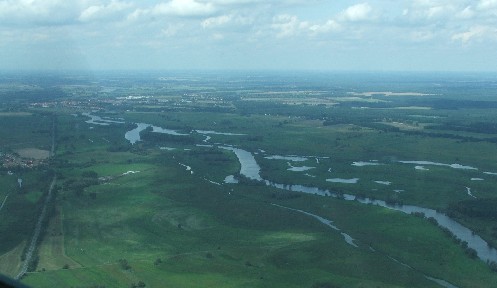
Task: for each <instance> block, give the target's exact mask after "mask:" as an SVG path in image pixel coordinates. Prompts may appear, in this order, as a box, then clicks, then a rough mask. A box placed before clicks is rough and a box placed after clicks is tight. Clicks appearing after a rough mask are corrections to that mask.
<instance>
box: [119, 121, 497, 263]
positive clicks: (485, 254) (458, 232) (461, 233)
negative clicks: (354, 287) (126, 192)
mask: <svg viewBox="0 0 497 288" xmlns="http://www.w3.org/2000/svg"><path fill="white" fill-rule="evenodd" d="M136 124H137V126H138V127H136V128H135V129H133V130H130V131H128V132H126V134H125V138H126V139H127V140H129V141H130V143H131V144H134V143H136V142H137V141H140V132H141V131H143V130H144V129H146V128H147V127H150V126H152V128H153V130H154V132H159V133H168V134H173V135H189V134H181V133H178V132H176V131H174V130H169V129H163V128H161V127H156V126H153V125H151V124H145V123H136ZM195 132H197V133H200V134H223V135H243V134H231V133H218V132H215V131H203V130H196V131H195ZM218 147H219V148H221V149H225V150H229V151H232V152H234V153H235V155H236V156H237V158H238V160H239V162H240V165H241V168H240V174H241V175H243V176H245V177H247V178H248V179H251V180H256V181H261V182H263V183H265V184H266V185H267V186H271V187H275V188H278V189H283V190H287V191H294V192H302V193H308V194H314V195H321V196H331V197H339V195H337V194H336V193H335V192H333V191H330V190H327V189H320V188H317V187H309V186H304V185H284V184H279V183H275V182H272V181H269V180H266V179H263V178H262V177H261V175H260V171H261V167H260V166H259V164H258V163H257V161H256V160H255V157H254V155H253V154H252V153H251V152H249V151H246V150H243V149H240V148H235V147H231V146H218ZM402 163H406V164H419V165H421V164H423V165H439V166H441V165H443V166H448V167H451V168H455V169H471V170H473V169H476V168H473V167H469V166H462V165H456V164H452V165H446V164H441V163H435V162H426V161H424V162H419V161H403V162H402ZM341 196H342V197H343V198H344V199H345V200H347V201H358V202H360V203H363V204H371V205H377V206H381V207H385V208H388V209H392V210H396V211H400V212H403V213H407V214H411V213H413V212H418V213H423V214H424V215H425V216H426V217H433V218H434V219H436V220H437V222H438V224H439V225H440V226H442V227H445V228H447V229H448V230H449V231H451V232H452V233H453V234H454V235H455V236H456V237H457V238H459V239H460V240H461V241H466V242H467V243H468V247H470V248H472V249H474V250H475V251H476V253H477V255H478V257H479V258H480V259H481V260H483V261H484V262H487V261H494V262H497V250H496V249H494V248H491V247H490V246H489V245H488V243H487V242H486V241H485V240H483V239H482V238H481V237H480V236H478V235H476V234H475V233H473V231H471V230H470V229H468V228H466V227H464V226H463V225H461V224H459V223H458V222H457V221H454V220H453V219H451V218H450V217H448V216H447V215H446V214H444V213H440V212H437V211H436V210H433V209H429V208H424V207H419V206H413V205H391V204H387V203H386V202H385V201H383V200H374V199H370V198H357V197H356V196H355V195H351V194H343V195H341Z"/></svg>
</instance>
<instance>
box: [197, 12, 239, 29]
mask: <svg viewBox="0 0 497 288" xmlns="http://www.w3.org/2000/svg"><path fill="white" fill-rule="evenodd" d="M231 19H233V16H232V15H222V16H218V17H210V18H207V19H205V20H204V21H202V23H201V25H202V27H203V28H204V29H205V28H212V27H216V26H221V25H224V24H226V23H229V22H231Z"/></svg>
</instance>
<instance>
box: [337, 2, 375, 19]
mask: <svg viewBox="0 0 497 288" xmlns="http://www.w3.org/2000/svg"><path fill="white" fill-rule="evenodd" d="M372 10H373V8H372V7H371V5H369V4H368V3H360V4H356V5H353V6H350V7H348V8H347V9H345V10H344V11H343V12H342V13H341V15H340V19H342V20H345V21H351V22H356V21H363V20H367V19H368V18H369V17H370V14H371V11H372Z"/></svg>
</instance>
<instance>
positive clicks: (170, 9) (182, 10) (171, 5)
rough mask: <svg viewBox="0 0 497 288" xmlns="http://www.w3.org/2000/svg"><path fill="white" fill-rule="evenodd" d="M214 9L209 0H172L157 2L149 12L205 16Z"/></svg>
mask: <svg viewBox="0 0 497 288" xmlns="http://www.w3.org/2000/svg"><path fill="white" fill-rule="evenodd" d="M215 11H216V9H215V7H214V5H213V4H212V3H210V2H197V1H195V0H172V1H169V2H167V3H160V4H157V5H156V6H155V7H153V8H152V10H151V12H152V14H155V15H172V16H182V17H193V16H207V15H212V14H213V13H214V12H215Z"/></svg>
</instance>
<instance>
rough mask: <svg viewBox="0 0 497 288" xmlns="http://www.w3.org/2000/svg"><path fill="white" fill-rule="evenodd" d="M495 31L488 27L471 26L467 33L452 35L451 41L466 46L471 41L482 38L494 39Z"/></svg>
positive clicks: (496, 31) (496, 34) (496, 32)
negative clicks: (459, 42)
mask: <svg viewBox="0 0 497 288" xmlns="http://www.w3.org/2000/svg"><path fill="white" fill-rule="evenodd" d="M496 36H497V29H496V28H493V27H489V26H473V27H471V28H470V29H469V30H468V31H465V32H461V33H457V34H454V35H453V36H452V40H455V41H461V42H462V43H463V44H468V43H469V42H470V41H472V40H476V39H483V38H495V37H496Z"/></svg>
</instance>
